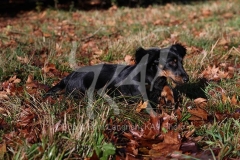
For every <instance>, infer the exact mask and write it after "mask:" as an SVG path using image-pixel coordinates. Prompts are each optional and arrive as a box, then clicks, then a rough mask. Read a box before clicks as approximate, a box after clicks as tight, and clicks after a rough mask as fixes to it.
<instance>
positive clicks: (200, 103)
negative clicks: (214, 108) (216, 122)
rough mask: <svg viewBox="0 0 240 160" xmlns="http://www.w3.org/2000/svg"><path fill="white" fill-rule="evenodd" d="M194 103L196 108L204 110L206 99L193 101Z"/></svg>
mask: <svg viewBox="0 0 240 160" xmlns="http://www.w3.org/2000/svg"><path fill="white" fill-rule="evenodd" d="M194 103H195V105H196V106H197V107H201V108H203V109H204V108H205V107H206V106H207V99H205V98H197V99H195V100H194Z"/></svg>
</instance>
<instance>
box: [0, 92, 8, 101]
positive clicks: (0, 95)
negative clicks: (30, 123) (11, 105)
mask: <svg viewBox="0 0 240 160" xmlns="http://www.w3.org/2000/svg"><path fill="white" fill-rule="evenodd" d="M8 94H9V93H8V92H6V91H0V99H9V97H8Z"/></svg>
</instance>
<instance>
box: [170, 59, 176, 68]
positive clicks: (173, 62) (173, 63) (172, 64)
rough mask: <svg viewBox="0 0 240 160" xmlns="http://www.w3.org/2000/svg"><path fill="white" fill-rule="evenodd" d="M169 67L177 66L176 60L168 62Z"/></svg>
mask: <svg viewBox="0 0 240 160" xmlns="http://www.w3.org/2000/svg"><path fill="white" fill-rule="evenodd" d="M169 64H170V65H171V66H174V67H175V66H177V59H173V60H172V61H170V62H169Z"/></svg>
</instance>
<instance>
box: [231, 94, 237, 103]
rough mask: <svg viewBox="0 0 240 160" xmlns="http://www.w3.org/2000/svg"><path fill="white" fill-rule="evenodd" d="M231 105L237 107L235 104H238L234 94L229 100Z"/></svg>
mask: <svg viewBox="0 0 240 160" xmlns="http://www.w3.org/2000/svg"><path fill="white" fill-rule="evenodd" d="M231 104H232V105H237V104H238V102H237V98H236V95H235V94H234V95H233V96H232V98H231Z"/></svg>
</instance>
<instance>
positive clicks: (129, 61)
mask: <svg viewBox="0 0 240 160" xmlns="http://www.w3.org/2000/svg"><path fill="white" fill-rule="evenodd" d="M124 60H125V62H126V63H127V65H134V64H135V61H134V59H133V57H132V56H131V55H126V56H125V58H124Z"/></svg>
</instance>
